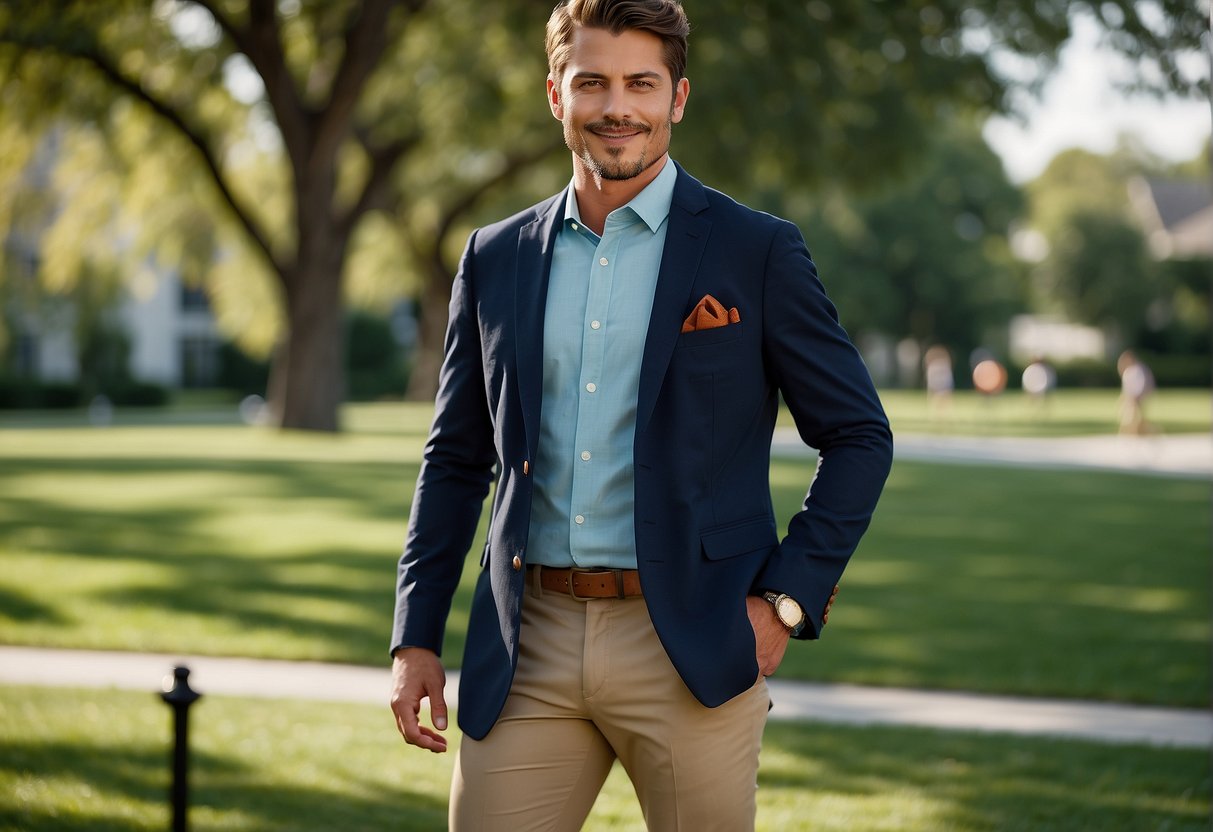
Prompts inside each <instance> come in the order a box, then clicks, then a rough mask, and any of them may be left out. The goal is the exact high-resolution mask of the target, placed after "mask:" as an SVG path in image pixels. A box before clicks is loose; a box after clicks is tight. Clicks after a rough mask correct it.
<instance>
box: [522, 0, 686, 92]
mask: <svg viewBox="0 0 1213 832" xmlns="http://www.w3.org/2000/svg"><path fill="white" fill-rule="evenodd" d="M577 26H588V27H590V28H593V29H606V30H608V31H609V32H610V33H611V34H612V35H618V34H621V33H622V32H625V31H628V30H629V29H638V30H640V31H642V32H648V33H649V34H652V35H656V36H657V37H659V38H661V43H662V47H663V50H664V52H665V65H666V67H667V68H668V69H669V70H670V78H671V79H672V80H673V82H674V83H675V84H677V83H678V81H679V80H680V79H681V78H682V76H683V75H684V74H685V72H686V68H687V35H688V34H690V32H691V24H690V23H688V22H687V15H686V12H684V11H683V10H682V5H681V4H680V3H679V2H678V0H561V2H559V3H557V4H556V8H555V9H553V10H552V16H551V17H550V18H548V29H547V43H546V45H547V53H548V71H549V72H551V74H552V78H553V79H554V80H556V81H559V80H560V77H561V76H562V75H563V74H564V70H565V67H567V66H568V65H569V50H570V49H572V45H573V30H574V29H575V28H576V27H577Z"/></svg>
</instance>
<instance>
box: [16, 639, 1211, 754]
mask: <svg viewBox="0 0 1213 832" xmlns="http://www.w3.org/2000/svg"><path fill="white" fill-rule="evenodd" d="M178 664H184V665H185V666H187V667H189V668H190V670H191V674H190V684H191V686H192V687H193V688H194V689H195V690H198V691H200V692H202V693H204V694H226V695H230V696H252V697H265V698H275V699H278V698H286V699H313V700H321V701H330V702H356V703H365V704H372V705H379V706H382V707H386V706H387V700H388V691H389V688H390V674H389V672H388V671H387V670H386V669H383V668H370V667H354V666H350V665H335V664H321V663H317V662H286V661H262V660H256V659H229V658H216V657H212V656H173V655H168V654H157V653H112V652H101V651H89V650H42V649H37V648H31V647H0V683H4V684H23V685H40V686H51V687H93V688H117V689H122V690H141V691H147V692H149V693H151V692H155V691H158V690H160V686H161V685H162V684H163V680H164V679H165V678H166V677H171V674H172V669H173V667H174V665H178ZM458 679H459V676H458V673H457V672H452V673H450V674H449V678H448V679H447V701H448V704H450V705H452V706H454V705H456V704H457V697H456V690H457V688H458ZM770 686H771V696H772V699H773V700H774V703H775V704H774V708H773V709H772V711H771V717H772V718H773V719H785V720H813V721H819V722H828V723H842V724H849V725H877V724H883V725H916V726H923V727H928V728H938V729H951V730H964V731H994V732H1000V733H1009V734H1029V735H1046V736H1061V737H1072V738H1077V739H1084V740H1096V741H1102V742H1113V743H1135V744H1149V745H1158V746H1171V747H1181V748H1213V712H1210V711H1203V710H1184V709H1176V708H1153V707H1150V708H1146V707H1132V706H1127V705H1113V704H1108V703H1101V702H1079V701H1063V700H1046V699H1021V698H1015V697H1008V696H985V695H974V694H966V693H950V692H933V691H921V690H905V689H897V688H871V687H861V686H857V685H833V684H809V683H803V682H791V681H786V680H781V679H772V680H771V681H770Z"/></svg>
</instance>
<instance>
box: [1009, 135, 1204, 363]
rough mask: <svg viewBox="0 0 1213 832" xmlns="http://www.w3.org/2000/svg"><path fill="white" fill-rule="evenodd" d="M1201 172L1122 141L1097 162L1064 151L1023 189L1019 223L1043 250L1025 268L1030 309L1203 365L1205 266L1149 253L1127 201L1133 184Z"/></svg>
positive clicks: (1198, 166) (1199, 162) (1197, 165)
mask: <svg viewBox="0 0 1213 832" xmlns="http://www.w3.org/2000/svg"><path fill="white" fill-rule="evenodd" d="M1207 165H1208V162H1207V160H1203V159H1201V158H1200V157H1197V158H1196V159H1194V160H1192V161H1191V162H1190V163H1187V164H1185V165H1179V166H1166V165H1162V164H1161V163H1159V162H1158V161H1157V160H1154V159H1151V158H1149V157H1148V156H1145V155H1143V154H1142V153H1140V152H1139V151H1137V150H1135V149H1134V148H1133V147H1132V146H1130V145H1124V144H1122V146H1121V147H1119V148H1118V149H1117V150H1116V151H1114V152H1113V153H1111V154H1108V155H1106V156H1103V155H1099V154H1095V153H1091V152H1089V151H1085V150H1070V151H1066V152H1064V153H1062V154H1060V155H1058V156H1057V157H1056V158H1055V159H1053V161H1052V162H1051V163H1050V164H1049V166H1048V167H1047V168H1046V169H1045V171H1044V172H1043V173H1042V174H1041V175H1040V176H1039V177H1038V178H1037V179H1036V180H1035V181H1033V182H1031V183H1029V185H1028V186H1027V189H1026V190H1027V193H1028V201H1029V206H1030V210H1029V217H1028V222H1029V224H1030V225H1031V226H1032V227H1033V228H1034V229H1036V230H1037V231H1039V232H1040V233H1041V234H1043V235H1044V238H1045V240H1046V241H1047V243H1048V254H1047V256H1046V257H1045V258H1044V259H1043V260H1042V261H1041V262H1040V263H1038V264H1036V265H1035V266H1033V267H1032V268H1031V270H1030V276H1029V284H1030V290H1029V291H1030V296H1031V302H1032V306H1033V308H1034V309H1035V310H1036V311H1041V312H1057V311H1060V312H1063V313H1065V314H1066V315H1067V316H1069V317H1070V318H1071V319H1073V320H1075V321H1077V322H1080V323H1085V324H1090V325H1093V326H1098V327H1100V328H1102V329H1103V330H1104V331H1105V332H1107V333H1108V334H1109V335H1110V336H1111V338H1112V342H1113V345H1114V346H1115V345H1120V346H1132V347H1139V348H1142V349H1145V350H1146V351H1148V352H1152V353H1154V354H1155V355H1156V356H1170V355H1175V356H1177V357H1178V363H1177V365H1176V366H1177V367H1178V366H1179V365H1180V364H1183V363H1184V362H1185V361H1189V360H1190V361H1195V359H1196V356H1205V357H1206V359H1207V354H1208V345H1209V338H1210V330H1209V308H1210V301H1209V286H1210V283H1209V277H1210V274H1211V273H1213V263H1210V262H1209V261H1208V259H1205V258H1189V259H1174V260H1161V261H1160V260H1159V259H1157V258H1156V257H1155V256H1153V255H1152V254H1151V252H1150V250H1149V246H1148V245H1147V240H1146V238H1145V235H1144V232H1143V231H1142V218H1141V217H1140V216H1139V215H1138V214H1137V213H1136V210H1135V209H1134V207H1133V205H1132V203H1131V201H1130V198H1129V190H1130V183H1131V182H1132V181H1133V180H1134V179H1135V178H1138V177H1156V176H1159V175H1162V174H1173V173H1174V172H1175V171H1176V170H1179V171H1183V172H1184V175H1185V177H1186V178H1187V179H1188V180H1189V181H1191V179H1192V178H1193V176H1194V174H1195V173H1196V172H1197V171H1199V170H1202V169H1207ZM1186 357H1190V358H1186ZM1168 360H1169V359H1167V358H1164V359H1163V363H1164V364H1166V363H1167V362H1168ZM1167 375H1168V379H1169V381H1170V383H1173V384H1187V385H1190V384H1193V383H1203V382H1196V381H1195V378H1196V377H1195V376H1194V375H1193V374H1192V373H1191V372H1188V371H1182V370H1181V371H1178V372H1175V373H1173V374H1171V373H1168V374H1167Z"/></svg>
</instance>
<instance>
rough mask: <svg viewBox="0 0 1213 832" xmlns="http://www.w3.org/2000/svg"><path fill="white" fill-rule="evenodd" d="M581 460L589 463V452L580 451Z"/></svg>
mask: <svg viewBox="0 0 1213 832" xmlns="http://www.w3.org/2000/svg"><path fill="white" fill-rule="evenodd" d="M581 458H582V459H583V460H585V461H586V462H589V461H590V452H589V451H582V452H581Z"/></svg>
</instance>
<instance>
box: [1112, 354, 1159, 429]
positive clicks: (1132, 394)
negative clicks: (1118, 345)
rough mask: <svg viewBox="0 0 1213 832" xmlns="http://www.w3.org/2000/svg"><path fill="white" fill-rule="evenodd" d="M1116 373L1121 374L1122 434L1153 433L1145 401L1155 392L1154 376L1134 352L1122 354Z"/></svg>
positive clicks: (1118, 360)
mask: <svg viewBox="0 0 1213 832" xmlns="http://www.w3.org/2000/svg"><path fill="white" fill-rule="evenodd" d="M1116 371H1117V372H1118V373H1120V432H1121V433H1125V434H1131V435H1134V436H1141V435H1143V434H1147V433H1150V432H1152V428H1151V425H1150V423H1149V422H1148V421H1146V410H1145V401H1146V398H1147V397H1148V396H1149V395H1150V394H1151V393H1153V392H1154V374H1153V373H1151V372H1150V368H1149V367H1147V366H1146V365H1145V364H1144V363H1142V361H1141V360H1140V359H1139V358H1138V357H1137V356H1136V355H1135V354H1134V353H1133V352H1132V350H1125V351H1124V352H1122V353H1121V354H1120V358H1118V359H1117V360H1116Z"/></svg>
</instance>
